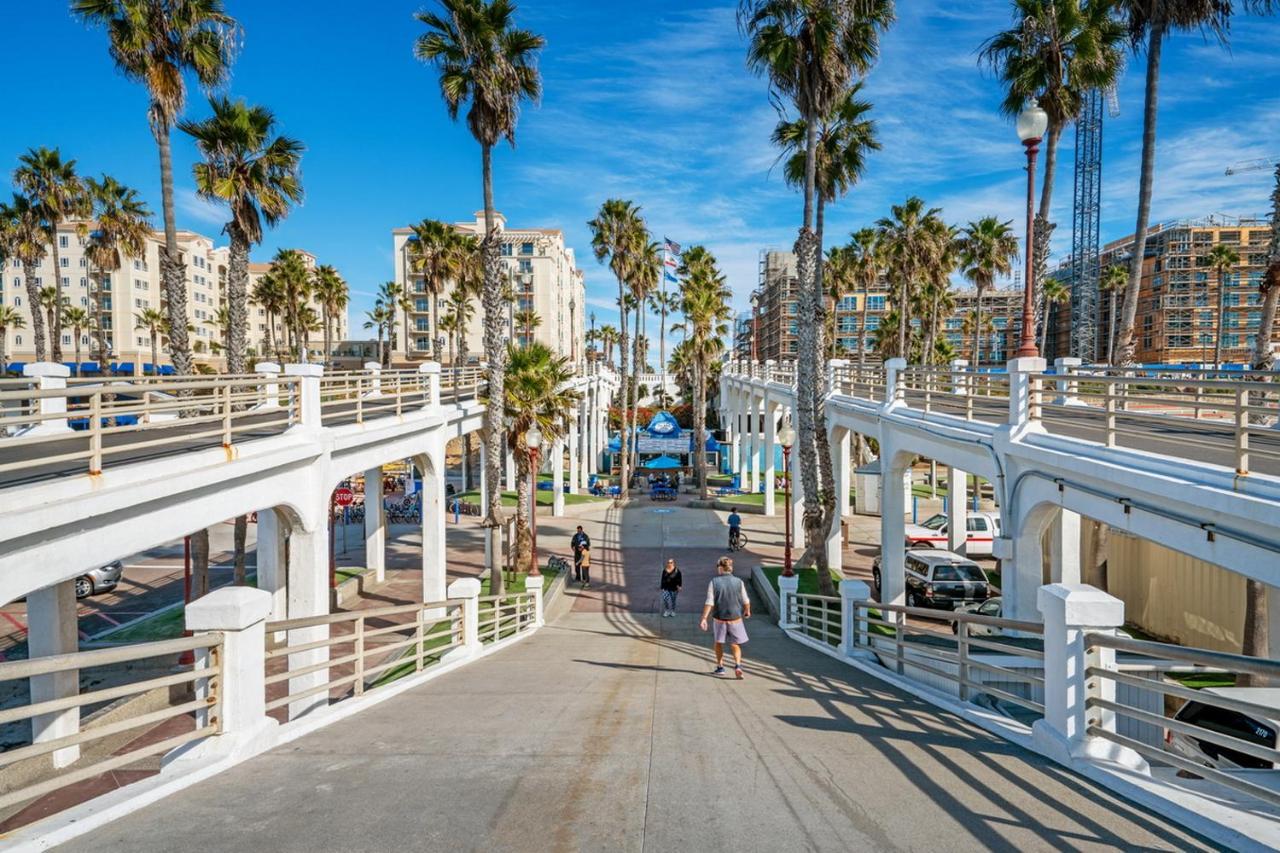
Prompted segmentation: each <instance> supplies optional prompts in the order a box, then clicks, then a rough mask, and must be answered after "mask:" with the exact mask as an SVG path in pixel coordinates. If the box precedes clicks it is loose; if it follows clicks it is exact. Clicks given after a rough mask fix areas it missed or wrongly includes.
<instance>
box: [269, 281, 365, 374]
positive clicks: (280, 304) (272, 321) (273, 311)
mask: <svg viewBox="0 0 1280 853" xmlns="http://www.w3.org/2000/svg"><path fill="white" fill-rule="evenodd" d="M252 299H253V301H254V302H256V303H258V304H259V305H261V306H262V310H263V311H265V312H266V313H267V337H266V340H265V341H264V343H265V345H266V349H267V353H270V354H271V355H273V356H274V357H275V358H277V359H279V358H280V342H278V341H276V337H275V328H276V318H277V317H279V316H280V315H281V314H282V313H283V312H284V305H285V293H284V288H283V287H282V286H281V284H280V279H279V278H278V277H277V276H276V275H275V274H274V273H273V272H272V271H271V270H268V271H267V272H265V273H263V274H262V275H261V276H259V277H258V280H257V282H255V283H254V285H253V295H252ZM365 328H368V327H367V326H366V327H365Z"/></svg>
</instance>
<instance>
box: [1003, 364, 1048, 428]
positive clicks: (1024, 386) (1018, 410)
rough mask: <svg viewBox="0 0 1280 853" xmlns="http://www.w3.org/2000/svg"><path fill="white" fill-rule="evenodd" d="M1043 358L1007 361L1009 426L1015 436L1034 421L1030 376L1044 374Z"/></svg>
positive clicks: (1032, 391) (1032, 389) (1032, 390)
mask: <svg viewBox="0 0 1280 853" xmlns="http://www.w3.org/2000/svg"><path fill="white" fill-rule="evenodd" d="M1046 364H1047V363H1046V362H1045V360H1044V359H1043V358H1015V359H1011V360H1010V361H1009V426H1011V427H1012V428H1013V430H1012V431H1013V432H1014V433H1015V434H1017V433H1019V432H1021V431H1022V430H1023V429H1026V428H1027V427H1028V426H1030V425H1031V424H1032V422H1033V421H1034V420H1035V418H1034V417H1033V413H1032V408H1033V406H1032V403H1033V400H1032V397H1033V393H1034V390H1035V389H1034V388H1033V387H1032V383H1033V380H1032V378H1031V377H1032V375H1033V374H1036V373H1044V371H1045V367H1046Z"/></svg>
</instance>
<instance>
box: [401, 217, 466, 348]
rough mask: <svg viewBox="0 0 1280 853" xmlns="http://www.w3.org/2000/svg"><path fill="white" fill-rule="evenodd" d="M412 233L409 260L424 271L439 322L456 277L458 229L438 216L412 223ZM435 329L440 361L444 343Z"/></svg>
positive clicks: (435, 343) (411, 265) (435, 346)
mask: <svg viewBox="0 0 1280 853" xmlns="http://www.w3.org/2000/svg"><path fill="white" fill-rule="evenodd" d="M410 230H411V231H412V232H413V234H412V236H410V238H409V244H408V245H409V249H408V261H409V264H410V268H411V269H412V270H413V271H414V272H418V273H421V275H422V280H423V284H424V286H425V287H426V289H427V293H429V294H431V318H432V320H431V322H432V325H433V326H436V325H438V324H437V323H436V320H437V319H438V318H439V316H440V296H441V294H443V293H444V290H445V287H446V286H447V285H448V283H449V282H450V281H451V280H453V279H455V278H456V277H457V274H458V271H457V270H456V269H455V265H456V261H457V257H458V255H457V252H456V250H455V248H454V247H455V246H456V245H457V242H458V232H457V231H456V230H455V229H454V228H453V226H451V225H447V224H445V223H444V222H441V221H440V220H438V219H424V220H422V221H421V222H419V223H418V224H417V225H412V226H410ZM441 331H444V330H443V329H438V328H437V329H436V332H437V334H435V335H433V338H434V343H433V346H434V350H433V351H434V358H435V360H436V361H437V362H438V361H440V345H441V343H442V341H441V336H440V335H439V334H438V333H439V332H441Z"/></svg>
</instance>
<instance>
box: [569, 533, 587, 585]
mask: <svg viewBox="0 0 1280 853" xmlns="http://www.w3.org/2000/svg"><path fill="white" fill-rule="evenodd" d="M569 547H570V548H572V549H573V579H574V580H575V581H580V580H582V570H581V569H580V568H579V566H580V564H581V562H582V550H583V549H584V548H590V547H591V537H590V536H588V535H587V533H586V531H585V530H583V529H582V525H581V524H579V525H578V532H577V533H574V534H573V538H572V539H570V540H569Z"/></svg>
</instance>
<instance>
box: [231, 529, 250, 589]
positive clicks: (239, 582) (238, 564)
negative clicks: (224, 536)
mask: <svg viewBox="0 0 1280 853" xmlns="http://www.w3.org/2000/svg"><path fill="white" fill-rule="evenodd" d="M248 535H249V516H247V515H237V516H236V526H235V569H234V576H233V581H234V583H235V585H236V586H244V583H245V540H246V539H247V538H248Z"/></svg>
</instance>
